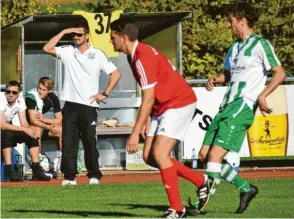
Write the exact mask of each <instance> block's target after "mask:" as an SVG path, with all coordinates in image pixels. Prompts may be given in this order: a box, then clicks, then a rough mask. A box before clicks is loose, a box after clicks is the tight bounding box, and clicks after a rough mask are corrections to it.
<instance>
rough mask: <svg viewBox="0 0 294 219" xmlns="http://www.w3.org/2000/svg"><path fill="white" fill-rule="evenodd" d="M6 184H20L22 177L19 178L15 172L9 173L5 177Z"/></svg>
mask: <svg viewBox="0 0 294 219" xmlns="http://www.w3.org/2000/svg"><path fill="white" fill-rule="evenodd" d="M5 181H6V182H22V181H23V177H21V176H19V175H18V174H17V173H16V172H13V171H12V172H10V173H8V174H7V175H6V176H5Z"/></svg>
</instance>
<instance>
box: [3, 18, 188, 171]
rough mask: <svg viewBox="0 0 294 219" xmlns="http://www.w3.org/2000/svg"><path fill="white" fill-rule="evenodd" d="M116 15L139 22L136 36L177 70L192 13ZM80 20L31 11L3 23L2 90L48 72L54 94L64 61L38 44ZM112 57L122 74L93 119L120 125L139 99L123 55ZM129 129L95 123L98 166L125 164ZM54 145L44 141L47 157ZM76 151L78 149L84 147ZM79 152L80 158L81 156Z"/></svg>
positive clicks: (27, 84)
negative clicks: (184, 31)
mask: <svg viewBox="0 0 294 219" xmlns="http://www.w3.org/2000/svg"><path fill="white" fill-rule="evenodd" d="M120 16H123V17H132V19H133V20H134V21H135V23H136V24H137V25H138V27H139V32H140V33H139V39H140V40H141V41H143V42H146V43H148V44H150V45H151V46H153V47H155V48H157V49H158V50H160V51H161V52H163V53H164V54H165V55H166V56H167V57H168V58H169V60H170V61H171V62H172V64H173V65H175V66H176V67H177V68H178V69H179V71H180V72H181V71H182V63H181V59H182V35H181V32H182V21H183V20H185V19H187V18H190V17H192V13H191V12H161V13H139V12H134V13H132V12H128V13H122V14H121V15H120ZM79 21H85V18H84V17H83V16H81V15H72V14H63V15H33V16H29V17H26V18H24V19H22V20H19V21H17V22H15V23H12V24H10V25H8V26H4V27H2V28H1V37H2V43H1V53H2V54H1V63H2V65H1V89H4V88H5V84H6V83H7V82H8V81H10V80H18V81H20V82H21V83H22V86H23V90H24V91H28V90H30V89H32V88H34V87H36V86H37V82H38V79H39V78H40V77H42V76H48V77H51V78H52V79H53V80H54V82H55V88H54V92H56V93H57V95H58V96H59V95H60V92H61V90H62V84H63V70H64V69H63V64H62V62H61V60H59V59H57V58H55V57H53V56H51V55H49V54H46V53H44V52H43V50H42V47H43V46H44V44H45V43H47V41H48V40H49V39H50V38H51V37H53V36H54V35H56V34H57V33H59V32H60V31H61V30H63V29H65V28H70V27H72V26H74V25H75V24H76V23H78V22H79ZM71 43H72V38H71V36H65V37H63V38H62V40H61V41H60V44H58V45H63V44H71ZM111 60H112V61H113V63H114V64H115V65H116V66H117V67H118V69H119V70H120V71H121V73H122V76H123V77H122V79H121V80H120V82H119V83H118V85H117V87H116V88H115V89H114V91H113V92H112V93H111V95H110V96H109V98H107V99H106V102H107V104H101V105H100V111H99V116H98V121H99V122H101V121H105V120H107V119H111V118H114V117H116V118H118V120H119V122H120V124H129V123H134V122H135V120H136V116H137V110H138V107H139V106H140V103H141V98H140V89H139V88H138V86H137V84H136V82H135V79H134V78H133V75H132V72H131V69H130V67H129V64H128V62H127V58H126V56H125V55H124V54H119V56H117V57H113V58H111ZM107 77H108V76H107V75H106V74H101V77H100V91H103V90H104V88H105V87H106V85H107V82H108V78H107ZM61 105H62V103H61ZM52 115H53V113H52V112H51V116H52ZM49 116H50V115H49ZM131 130H132V128H131V127H128V126H124V127H105V128H99V127H97V135H98V142H97V146H98V147H99V152H100V158H99V162H100V165H101V166H102V167H106V168H113V167H118V168H124V167H125V166H126V152H125V145H126V141H127V138H128V136H129V134H130V133H131ZM56 149H57V144H56V142H55V141H54V140H48V141H45V142H44V143H43V146H42V150H43V152H44V153H45V154H46V155H47V156H48V157H49V158H50V159H52V160H53V159H54V157H56ZM17 150H18V152H19V153H20V154H22V155H25V151H24V150H25V149H24V147H23V146H22V145H19V146H18V147H17ZM81 150H82V149H81ZM81 152H82V153H83V150H82V151H81ZM23 157H25V156H23ZM81 157H82V159H83V156H81ZM179 157H180V155H179Z"/></svg>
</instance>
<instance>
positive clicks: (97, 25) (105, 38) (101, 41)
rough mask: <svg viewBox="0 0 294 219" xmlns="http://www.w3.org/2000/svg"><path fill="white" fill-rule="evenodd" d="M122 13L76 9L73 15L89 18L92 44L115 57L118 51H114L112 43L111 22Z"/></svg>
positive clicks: (109, 55)
mask: <svg viewBox="0 0 294 219" xmlns="http://www.w3.org/2000/svg"><path fill="white" fill-rule="evenodd" d="M121 13H122V11H113V12H111V13H108V14H104V13H89V12H85V11H74V12H73V15H82V16H83V17H84V18H85V19H86V20H87V22H88V25H89V28H90V34H89V41H90V43H91V44H92V46H94V47H96V48H99V49H101V50H103V52H105V53H106V55H107V56H108V57H115V56H118V53H117V52H114V51H113V46H112V44H111V43H110V23H111V22H112V21H114V20H116V19H118V18H119V16H120V14H121Z"/></svg>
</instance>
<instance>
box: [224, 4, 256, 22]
mask: <svg viewBox="0 0 294 219" xmlns="http://www.w3.org/2000/svg"><path fill="white" fill-rule="evenodd" d="M227 16H228V17H230V16H233V17H236V18H237V19H239V20H241V19H242V18H246V20H247V24H248V26H249V27H253V26H254V24H255V23H256V22H257V20H258V17H259V16H258V13H257V11H256V9H255V8H254V7H252V4H250V3H248V2H247V1H237V2H235V3H233V4H231V5H230V6H229V7H228V10H227Z"/></svg>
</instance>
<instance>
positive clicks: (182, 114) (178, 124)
mask: <svg viewBox="0 0 294 219" xmlns="http://www.w3.org/2000/svg"><path fill="white" fill-rule="evenodd" d="M195 110H196V102H195V103H192V104H190V105H187V106H185V107H182V108H178V109H168V110H167V111H165V112H164V113H163V114H162V115H161V116H159V117H156V116H153V117H152V121H151V124H150V127H149V130H148V133H147V136H157V135H164V136H167V137H169V138H173V139H178V140H180V141H182V140H184V138H185V135H186V134H187V132H188V128H189V126H190V124H191V122H192V117H193V115H194V113H195Z"/></svg>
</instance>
